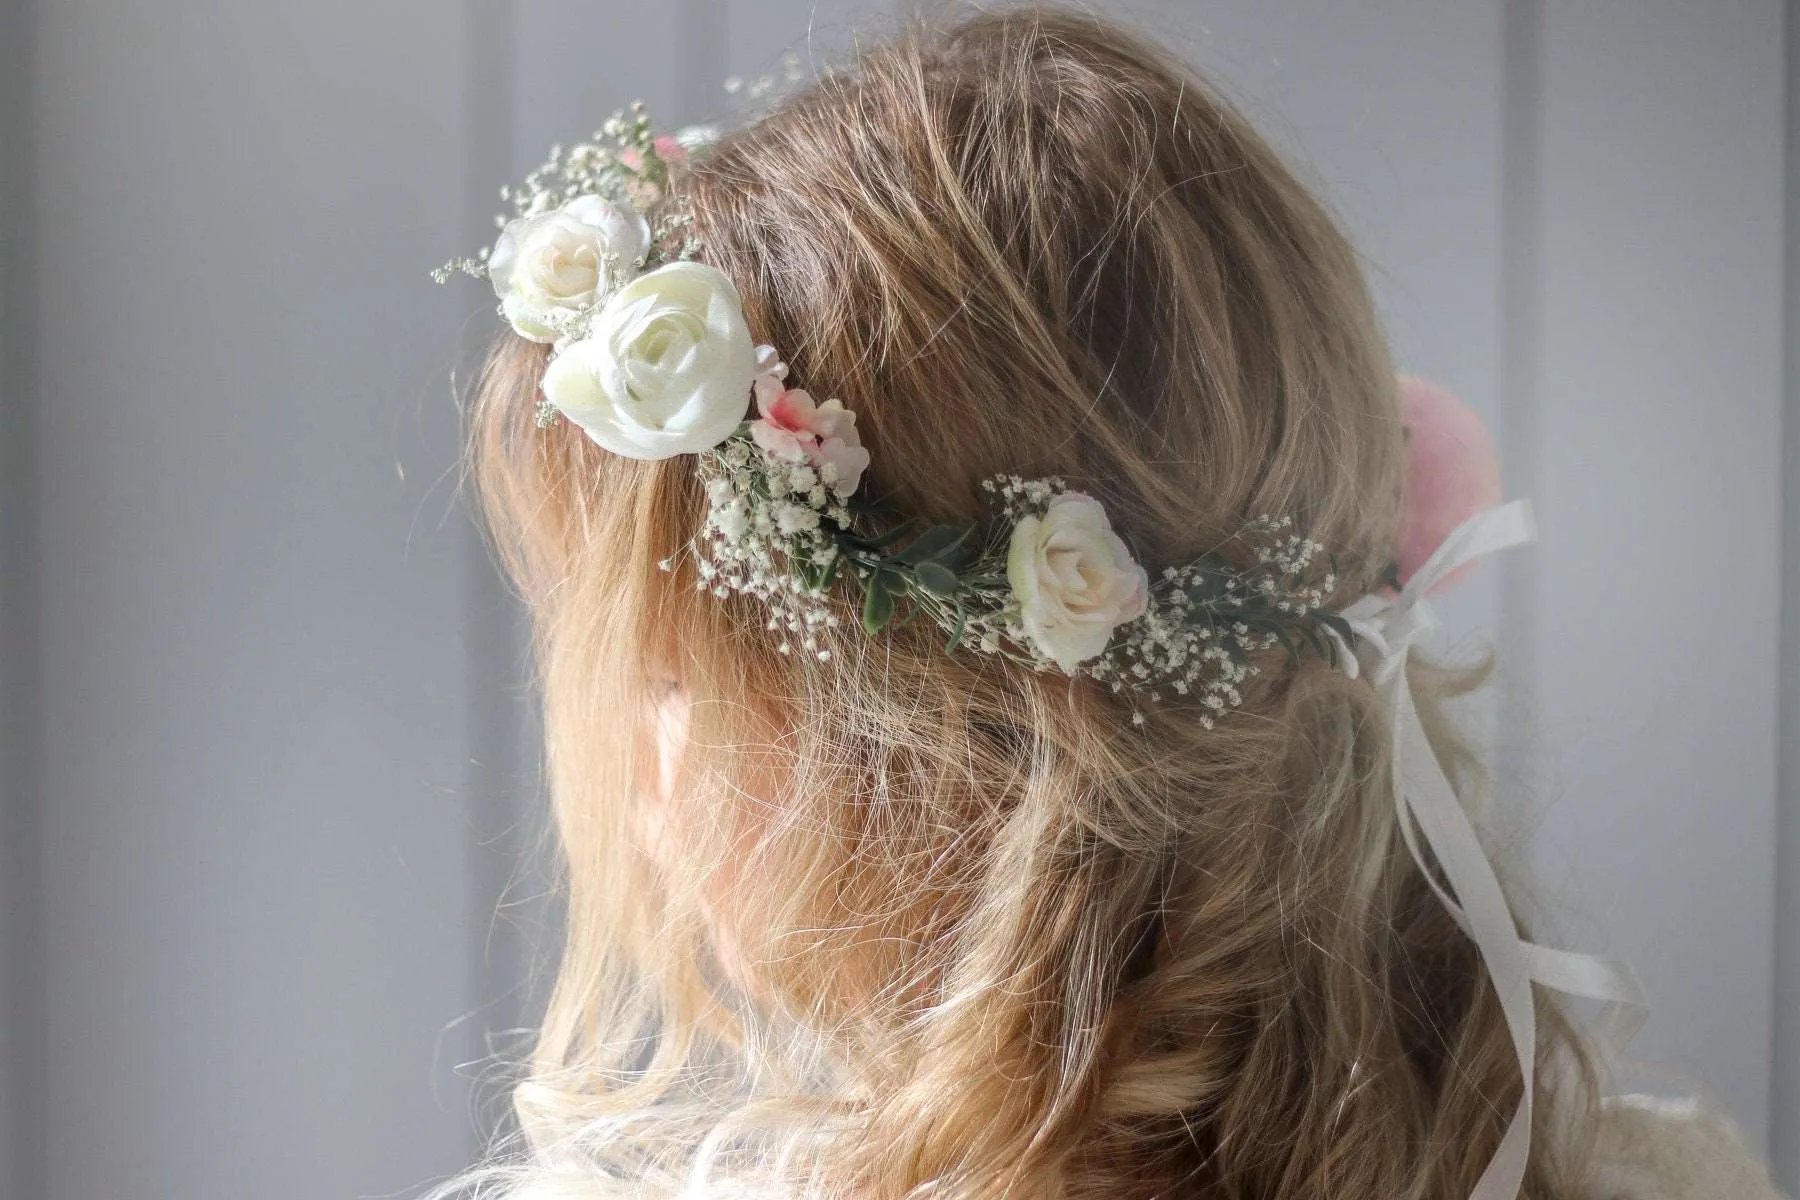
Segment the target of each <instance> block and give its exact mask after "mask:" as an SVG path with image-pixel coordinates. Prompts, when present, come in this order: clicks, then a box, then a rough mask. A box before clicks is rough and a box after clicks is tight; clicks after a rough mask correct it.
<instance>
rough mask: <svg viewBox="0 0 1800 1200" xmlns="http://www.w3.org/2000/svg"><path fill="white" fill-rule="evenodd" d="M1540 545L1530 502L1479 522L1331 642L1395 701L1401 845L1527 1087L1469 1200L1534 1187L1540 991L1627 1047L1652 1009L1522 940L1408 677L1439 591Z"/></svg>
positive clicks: (1604, 966) (1594, 969)
mask: <svg viewBox="0 0 1800 1200" xmlns="http://www.w3.org/2000/svg"><path fill="white" fill-rule="evenodd" d="M1536 537H1537V528H1536V523H1535V522H1534V520H1533V519H1532V514H1531V506H1530V503H1529V502H1528V501H1525V500H1515V501H1513V502H1511V503H1509V504H1503V505H1501V506H1499V507H1497V508H1491V509H1488V510H1487V511H1486V512H1482V513H1477V514H1476V515H1475V516H1473V517H1471V518H1469V519H1468V520H1467V521H1464V522H1463V523H1462V524H1461V525H1459V526H1457V527H1456V529H1454V530H1453V531H1451V533H1450V535H1449V536H1448V537H1446V538H1445V539H1444V541H1443V544H1442V545H1440V546H1439V547H1438V548H1437V550H1436V551H1435V552H1434V553H1433V554H1432V555H1431V557H1430V558H1428V559H1426V561H1425V563H1424V564H1423V565H1422V566H1420V568H1419V569H1418V570H1417V571H1416V572H1414V573H1413V576H1412V577H1411V578H1410V579H1408V580H1407V581H1406V584H1405V586H1404V587H1403V588H1401V590H1400V592H1399V593H1398V594H1397V595H1394V596H1383V595H1379V594H1371V595H1368V596H1364V597H1363V598H1362V599H1360V600H1358V601H1357V602H1356V603H1355V604H1353V605H1351V606H1350V607H1348V608H1346V609H1345V610H1343V612H1342V613H1340V614H1339V615H1340V616H1342V617H1343V618H1344V621H1345V623H1346V624H1347V625H1349V627H1350V629H1351V632H1353V633H1354V634H1355V635H1356V645H1355V646H1348V645H1345V644H1344V640H1343V639H1342V638H1340V637H1338V635H1337V634H1336V633H1335V632H1333V633H1332V635H1331V636H1332V638H1333V640H1334V641H1336V642H1337V645H1338V648H1339V649H1340V650H1341V651H1342V653H1340V654H1339V655H1338V656H1337V658H1338V662H1339V665H1340V666H1341V668H1342V669H1343V670H1344V671H1345V673H1346V674H1348V675H1350V676H1351V677H1352V678H1355V677H1357V676H1359V675H1363V674H1366V675H1367V676H1368V678H1369V681H1370V683H1371V684H1372V685H1373V686H1374V687H1375V688H1376V690H1377V692H1378V693H1379V695H1380V696H1381V698H1382V700H1383V702H1384V707H1385V708H1386V709H1387V714H1388V720H1389V724H1390V728H1391V730H1392V735H1393V739H1394V749H1393V772H1394V805H1395V815H1396V816H1397V818H1398V820H1399V823H1400V832H1401V836H1402V838H1403V839H1404V840H1405V842H1406V846H1407V849H1408V850H1409V851H1410V852H1411V853H1412V856H1413V860H1414V862H1415V863H1416V864H1417V865H1418V868H1419V871H1420V873H1421V874H1423V875H1424V876H1425V878H1426V880H1427V881H1428V882H1429V883H1430V884H1431V887H1432V890H1433V891H1435V892H1436V893H1437V896H1438V899H1439V900H1440V901H1441V902H1442V903H1443V905H1444V907H1445V908H1446V909H1447V910H1448V911H1449V913H1450V915H1451V916H1452V917H1453V918H1454V919H1455V921H1456V923H1457V924H1458V925H1459V926H1461V928H1462V930H1463V932H1464V933H1466V934H1468V936H1469V938H1470V940H1471V941H1473V942H1474V943H1475V946H1476V949H1477V950H1478V952H1479V953H1480V955H1481V960H1482V964H1483V966H1485V967H1486V968H1487V972H1488V976H1489V978H1490V979H1491V980H1492V981H1493V985H1494V991H1495V994H1496V996H1497V997H1498V998H1499V1001H1500V1008H1501V1012H1502V1014H1503V1015H1504V1017H1505V1020H1506V1024H1507V1028H1508V1031H1509V1032H1510V1033H1511V1035H1512V1041H1513V1050H1514V1052H1515V1056H1516V1058H1517V1060H1518V1064H1519V1072H1520V1075H1521V1077H1522V1079H1523V1080H1524V1088H1523V1091H1522V1092H1521V1093H1520V1098H1519V1103H1518V1107H1517V1109H1516V1110H1515V1111H1514V1113H1513V1115H1512V1119H1511V1121H1510V1123H1509V1124H1508V1126H1507V1129H1506V1132H1505V1134H1504V1135H1503V1136H1502V1137H1501V1140H1500V1146H1499V1148H1498V1149H1497V1150H1496V1151H1495V1153H1494V1157H1493V1159H1492V1160H1490V1161H1489V1163H1488V1165H1487V1169H1486V1170H1485V1171H1483V1172H1482V1175H1481V1179H1480V1181H1479V1182H1478V1183H1477V1184H1476V1185H1475V1190H1474V1192H1472V1193H1471V1194H1470V1200H1517V1197H1518V1194H1519V1189H1520V1187H1521V1186H1523V1184H1524V1180H1525V1170H1526V1166H1527V1163H1528V1160H1529V1157H1530V1150H1531V1112H1532V1098H1533V1084H1534V1078H1533V1077H1534V1074H1535V1071H1536V1058H1537V1013H1536V1008H1535V1005H1534V1003H1533V998H1532V992H1531V985H1532V984H1533V983H1537V984H1539V985H1541V986H1543V987H1547V988H1551V989H1553V990H1556V991H1559V992H1562V993H1564V994H1566V995H1571V996H1580V997H1586V998H1591V999H1596V1000H1600V1001H1603V1002H1605V1003H1606V1005H1607V1007H1608V1014H1607V1018H1606V1019H1607V1021H1608V1023H1609V1024H1610V1026H1611V1028H1612V1029H1613V1031H1614V1033H1615V1035H1616V1036H1617V1038H1618V1043H1617V1046H1618V1048H1622V1047H1623V1043H1624V1041H1625V1040H1627V1039H1628V1038H1629V1036H1630V1034H1631V1033H1633V1032H1635V1028H1636V1025H1637V1024H1639V1023H1641V1021H1642V1014H1643V1012H1644V1011H1645V1009H1646V1007H1647V1006H1646V1004H1645V1001H1644V991H1643V988H1642V986H1641V985H1640V984H1639V983H1638V980H1637V976H1636V975H1635V974H1634V973H1633V972H1632V970H1631V968H1630V966H1629V965H1628V964H1625V963H1621V962H1613V961H1609V960H1606V959H1602V958H1596V957H1594V956H1592V955H1586V954H1575V953H1571V952H1569V951H1565V950H1554V949H1550V948H1548V947H1545V946H1539V945H1535V944H1534V943H1531V942H1528V941H1526V940H1525V939H1524V938H1522V937H1520V936H1519V927H1518V923H1517V922H1516V921H1515V920H1514V919H1513V914H1512V909H1511V907H1510V906H1509V905H1508V904H1507V901H1506V896H1505V893H1504V891H1503V890H1502V889H1501V886H1500V879H1499V877H1498V876H1497V875H1496V874H1495V872H1494V868H1493V864H1492V863H1491V862H1489V861H1488V857H1487V853H1486V851H1485V850H1484V849H1483V847H1482V845H1481V840H1480V838H1479V836H1478V835H1477V834H1476V831H1475V827H1474V824H1473V823H1472V822H1471V821H1470V819H1469V815H1468V813H1467V812H1466V811H1465V810H1464V808H1463V806H1462V802H1461V801H1460V800H1459V799H1458V798H1457V795H1456V790H1455V789H1454V788H1453V787H1452V786H1451V784H1450V780H1449V778H1448V776H1446V775H1445V773H1444V769H1443V765H1442V764H1441V763H1440V762H1439V761H1438V758H1437V755H1436V754H1435V753H1433V751H1432V749H1431V743H1430V741H1429V740H1428V739H1427V738H1426V736H1425V727H1424V724H1423V722H1421V720H1420V719H1419V710H1418V706H1417V704H1416V702H1415V701H1414V698H1413V694H1412V687H1411V684H1410V683H1409V682H1408V680H1407V676H1406V659H1407V655H1408V653H1409V652H1410V651H1411V649H1412V646H1413V643H1414V642H1416V641H1418V640H1419V639H1420V638H1422V637H1424V636H1425V635H1426V634H1428V633H1430V631H1431V630H1432V629H1434V628H1435V627H1436V625H1437V621H1436V617H1435V614H1434V613H1433V612H1432V611H1431V607H1430V605H1429V604H1428V603H1426V599H1425V597H1426V596H1427V595H1428V594H1429V593H1430V592H1431V590H1432V589H1433V588H1434V587H1436V586H1437V585H1438V584H1439V583H1440V582H1442V580H1443V579H1444V578H1445V577H1447V576H1448V575H1449V574H1450V573H1451V572H1453V571H1455V570H1456V569H1457V568H1459V567H1461V566H1463V565H1465V564H1466V563H1469V562H1471V561H1473V560H1474V559H1477V558H1480V557H1482V556H1483V555H1486V554H1491V553H1494V552H1496V551H1499V550H1505V549H1508V548H1510V547H1513V546H1520V545H1524V544H1526V543H1529V542H1531V541H1534V540H1536ZM1421 838H1422V839H1423V845H1422V844H1421ZM1427 847H1429V849H1430V855H1429V856H1427V854H1426V848H1427ZM1434 861H1435V864H1436V867H1437V870H1436V871H1434V870H1433V862H1434ZM1438 871H1441V872H1442V875H1443V882H1442V883H1440V882H1439V880H1438ZM1446 884H1447V885H1448V886H1445V885H1446Z"/></svg>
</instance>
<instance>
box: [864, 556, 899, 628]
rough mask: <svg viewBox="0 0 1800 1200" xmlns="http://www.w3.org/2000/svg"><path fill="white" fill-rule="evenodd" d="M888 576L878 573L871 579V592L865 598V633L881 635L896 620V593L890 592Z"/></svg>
mask: <svg viewBox="0 0 1800 1200" xmlns="http://www.w3.org/2000/svg"><path fill="white" fill-rule="evenodd" d="M887 581H888V576H887V573H886V572H884V571H877V572H875V574H873V575H871V576H870V577H869V591H868V594H867V595H865V596H864V597H863V610H862V623H863V632H865V633H868V634H871V635H872V634H877V633H880V632H881V631H882V630H883V629H886V628H887V626H888V622H889V621H892V620H893V619H894V593H892V592H890V591H889V590H888V583H887Z"/></svg>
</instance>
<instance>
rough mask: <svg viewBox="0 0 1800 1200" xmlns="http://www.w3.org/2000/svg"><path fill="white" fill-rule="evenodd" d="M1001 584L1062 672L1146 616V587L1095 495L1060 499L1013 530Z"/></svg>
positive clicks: (1029, 630)
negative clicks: (1121, 628) (1008, 587)
mask: <svg viewBox="0 0 1800 1200" xmlns="http://www.w3.org/2000/svg"><path fill="white" fill-rule="evenodd" d="M1006 579H1007V582H1008V583H1009V584H1011V586H1012V592H1013V597H1014V599H1015V600H1016V601H1017V602H1018V605H1019V623H1020V624H1021V625H1022V626H1023V627H1024V631H1025V636H1026V637H1027V638H1028V639H1029V640H1030V642H1031V644H1032V645H1033V646H1034V647H1036V649H1037V651H1038V653H1040V654H1042V655H1043V656H1044V657H1045V658H1047V659H1049V660H1050V661H1051V662H1054V663H1055V664H1056V665H1057V666H1058V667H1060V668H1062V669H1063V671H1065V672H1068V673H1070V674H1073V673H1074V671H1075V668H1076V667H1078V666H1080V665H1081V664H1082V663H1084V662H1086V661H1087V660H1088V659H1091V658H1093V657H1095V656H1096V655H1098V654H1100V653H1101V652H1102V651H1103V650H1105V649H1106V644H1107V642H1108V641H1110V640H1111V639H1112V633H1113V630H1114V629H1116V628H1118V627H1119V626H1120V625H1123V624H1124V623H1125V622H1127V621H1132V620H1136V619H1137V618H1138V617H1141V616H1143V614H1144V608H1145V605H1146V604H1147V603H1148V598H1149V590H1150V581H1149V577H1148V576H1146V575H1145V573H1144V568H1142V567H1140V566H1139V565H1138V564H1137V563H1136V562H1135V561H1134V560H1133V559H1132V557H1131V552H1130V551H1129V550H1127V549H1126V548H1125V543H1124V542H1123V541H1121V540H1119V535H1118V534H1116V533H1114V532H1113V531H1112V524H1111V522H1109V521H1108V520H1107V519H1106V510H1105V509H1104V508H1102V507H1101V505H1100V502H1099V501H1098V500H1095V499H1094V498H1093V497H1092V496H1086V495H1083V494H1082V493H1080V492H1063V493H1060V494H1058V495H1056V496H1054V497H1052V498H1051V500H1050V502H1049V503H1048V504H1047V505H1046V506H1045V508H1044V514H1043V516H1041V517H1039V516H1027V517H1025V518H1023V519H1022V520H1020V521H1019V522H1018V524H1016V525H1014V526H1013V532H1012V540H1011V542H1010V543H1009V544H1008V547H1007V555H1006Z"/></svg>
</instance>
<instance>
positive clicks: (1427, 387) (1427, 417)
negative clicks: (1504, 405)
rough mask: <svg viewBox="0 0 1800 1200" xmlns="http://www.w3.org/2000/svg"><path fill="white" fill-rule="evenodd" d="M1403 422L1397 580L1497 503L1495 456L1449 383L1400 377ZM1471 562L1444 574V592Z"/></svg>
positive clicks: (1476, 418)
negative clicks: (1445, 385)
mask: <svg viewBox="0 0 1800 1200" xmlns="http://www.w3.org/2000/svg"><path fill="white" fill-rule="evenodd" d="M1400 419H1401V421H1402V422H1403V423H1404V424H1405V426H1406V484H1405V492H1404V493H1403V496H1404V507H1403V511H1402V515H1401V521H1400V545H1399V548H1398V554H1399V569H1400V582H1401V583H1405V582H1406V581H1407V580H1408V579H1411V578H1412V576H1413V573H1414V572H1416V571H1417V570H1418V569H1419V568H1420V567H1422V566H1424V565H1425V560H1426V559H1428V558H1430V557H1431V555H1432V552H1433V551H1435V550H1436V549H1437V548H1438V546H1440V545H1441V544H1443V541H1444V539H1445V538H1446V537H1448V536H1449V534H1450V532H1451V531H1452V530H1454V529H1455V528H1456V527H1457V526H1458V525H1461V524H1462V523H1463V522H1464V521H1466V520H1468V519H1469V518H1470V517H1472V516H1474V515H1475V514H1476V513H1478V512H1482V511H1484V510H1486V509H1489V508H1492V507H1494V505H1496V504H1498V503H1500V494H1501V490H1500V460H1499V458H1498V456H1496V455H1495V453H1494V440H1493V438H1492V437H1490V436H1489V435H1488V431H1487V427H1486V426H1485V425H1483V424H1482V423H1481V417H1480V416H1479V415H1478V414H1477V413H1476V412H1475V410H1474V409H1473V408H1470V407H1469V405H1468V404H1467V403H1465V402H1464V401H1463V400H1461V399H1460V398H1458V397H1457V396H1456V394H1455V393H1453V392H1451V391H1449V390H1448V389H1447V388H1443V387H1440V386H1439V385H1437V384H1435V383H1432V382H1431V381H1429V380H1426V379H1420V378H1418V377H1417V376H1413V375H1402V376H1401V377H1400ZM1474 566H1475V564H1474V563H1469V564H1467V565H1465V566H1463V567H1462V568H1460V569H1459V570H1456V571H1453V572H1451V573H1450V574H1449V575H1447V576H1445V578H1444V579H1443V581H1442V582H1441V583H1439V584H1438V585H1437V587H1436V588H1434V589H1432V590H1433V591H1437V592H1441V591H1443V590H1444V589H1445V588H1448V587H1449V586H1450V585H1451V584H1453V583H1455V582H1456V581H1457V580H1459V579H1462V578H1463V577H1465V576H1466V575H1467V574H1468V572H1469V571H1470V570H1471V569H1472V568H1473V567H1474Z"/></svg>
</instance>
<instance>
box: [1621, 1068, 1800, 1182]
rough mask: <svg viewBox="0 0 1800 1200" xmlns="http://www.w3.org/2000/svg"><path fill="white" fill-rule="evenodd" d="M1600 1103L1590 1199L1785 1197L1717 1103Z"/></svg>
mask: <svg viewBox="0 0 1800 1200" xmlns="http://www.w3.org/2000/svg"><path fill="white" fill-rule="evenodd" d="M1603 1104H1604V1107H1603V1109H1602V1113H1601V1119H1600V1133H1599V1141H1598V1143H1597V1144H1596V1146H1595V1147H1594V1156H1593V1160H1592V1161H1593V1172H1592V1176H1591V1185H1590V1192H1589V1195H1590V1197H1591V1200H1787V1197H1786V1196H1784V1195H1783V1193H1781V1192H1780V1191H1778V1190H1777V1189H1776V1187H1775V1185H1774V1183H1772V1182H1771V1181H1770V1179H1769V1169H1768V1167H1767V1165H1766V1164H1765V1163H1764V1162H1763V1161H1762V1159H1761V1158H1760V1157H1759V1156H1758V1155H1757V1154H1756V1153H1755V1152H1754V1151H1752V1150H1751V1149H1750V1147H1749V1146H1748V1145H1746V1144H1745V1142H1744V1137H1743V1134H1742V1133H1741V1132H1740V1131H1739V1130H1738V1128H1737V1126H1736V1125H1735V1124H1734V1123H1733V1122H1732V1120H1731V1118H1730V1117H1729V1116H1728V1115H1727V1114H1726V1113H1725V1112H1723V1111H1722V1110H1721V1109H1720V1108H1719V1107H1718V1106H1716V1105H1713V1104H1709V1103H1705V1102H1702V1101H1700V1100H1698V1099H1694V1098H1691V1097H1690V1098H1684V1099H1665V1098H1662V1097H1658V1096H1648V1095H1640V1094H1631V1095H1621V1096H1611V1097H1608V1098H1607V1099H1606V1100H1605V1101H1604V1102H1603Z"/></svg>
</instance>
